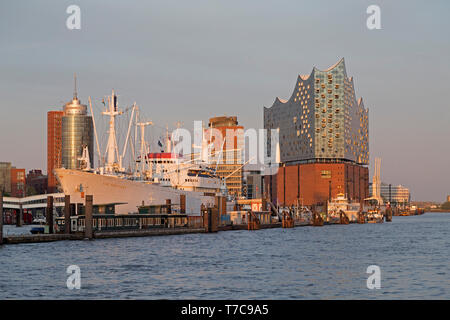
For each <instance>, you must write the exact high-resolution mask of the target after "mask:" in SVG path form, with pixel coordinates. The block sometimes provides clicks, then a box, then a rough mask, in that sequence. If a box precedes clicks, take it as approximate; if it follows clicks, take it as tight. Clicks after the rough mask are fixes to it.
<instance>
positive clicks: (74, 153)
mask: <svg viewBox="0 0 450 320" xmlns="http://www.w3.org/2000/svg"><path fill="white" fill-rule="evenodd" d="M61 137H62V167H64V168H66V169H81V161H80V159H79V158H81V156H82V154H83V149H84V147H87V148H88V150H89V158H90V163H91V164H93V163H94V153H93V147H94V130H93V124H92V117H91V116H88V115H87V106H86V105H84V104H81V102H80V100H79V99H78V97H77V91H76V86H75V91H74V95H73V99H72V101H70V102H68V103H66V105H65V106H64V115H63V116H62V135H61Z"/></svg>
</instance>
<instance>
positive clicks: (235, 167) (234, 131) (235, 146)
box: [205, 116, 244, 197]
mask: <svg viewBox="0 0 450 320" xmlns="http://www.w3.org/2000/svg"><path fill="white" fill-rule="evenodd" d="M208 127H209V128H207V129H205V138H206V140H207V143H208V144H211V143H214V133H213V132H212V131H211V130H210V129H212V128H214V129H217V130H218V131H219V132H220V133H221V135H222V139H223V140H222V141H221V143H220V142H218V143H215V147H213V148H212V149H211V153H212V154H213V156H215V160H213V161H212V162H211V165H212V166H213V167H215V166H216V165H217V174H218V175H219V176H220V177H221V178H225V179H226V185H227V188H228V192H229V194H232V195H235V196H237V197H240V196H241V195H242V182H243V181H242V179H243V175H242V173H243V169H242V165H243V151H244V127H243V126H240V125H239V124H238V121H237V117H227V116H223V117H215V118H211V119H209V124H208ZM210 137H211V138H210ZM219 144H221V146H219ZM217 162H218V164H217Z"/></svg>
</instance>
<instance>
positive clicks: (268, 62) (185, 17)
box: [0, 0, 450, 201]
mask: <svg viewBox="0 0 450 320" xmlns="http://www.w3.org/2000/svg"><path fill="white" fill-rule="evenodd" d="M71 4H77V5H79V6H80V8H81V30H68V29H67V28H66V25H65V21H66V18H67V17H68V14H66V12H65V11H66V8H67V7H68V6H69V5H71ZM370 4H378V5H379V6H380V7H381V25H382V30H372V31H370V30H368V29H367V28H366V18H367V14H366V8H367V7H368V6H369V5H370ZM449 33H450V2H448V1H445V0H442V1H375V0H371V1H356V0H354V1H349V0H348V1H331V0H330V1H299V0H297V1H261V0H245V1H243V0H241V1H236V0H227V1H225V0H220V1H218V0H215V1H213V0H209V1H198V0H190V1H167V0H166V1H110V0H109V1H106V0H104V1H77V0H72V1H1V2H0V40H1V44H0V97H1V100H0V101H1V102H0V106H1V111H2V115H1V116H0V150H1V151H0V161H11V162H13V164H14V165H16V166H18V167H25V168H26V169H27V170H29V169H32V168H43V169H44V170H46V112H47V111H48V110H50V109H59V108H60V107H61V105H62V104H63V102H66V101H68V100H69V99H70V98H71V96H72V76H73V73H74V72H77V74H78V79H79V97H80V98H81V100H82V101H83V102H85V103H86V102H87V97H88V96H89V95H90V96H92V97H93V98H94V99H95V100H96V101H97V102H98V101H99V100H100V99H101V97H102V96H104V95H107V94H108V93H109V92H110V90H111V88H114V89H115V90H117V92H118V93H119V94H120V98H119V99H120V102H121V103H122V105H123V106H124V107H126V106H128V105H130V104H131V103H133V102H134V101H136V102H137V103H138V104H139V105H141V106H142V108H144V109H145V113H146V115H148V117H149V118H151V119H152V120H153V121H154V122H156V123H158V124H160V125H161V126H165V124H166V123H169V124H172V125H173V123H174V122H176V121H183V122H184V123H185V125H186V126H188V127H191V126H192V122H193V121H194V120H205V121H207V119H208V118H209V117H211V116H215V115H223V114H227V115H237V116H238V119H239V121H240V123H241V124H243V125H244V126H245V127H256V128H259V127H261V126H262V107H263V106H270V105H271V104H272V102H273V101H274V99H275V97H276V96H279V97H280V98H288V97H289V96H290V94H291V93H292V90H293V87H294V84H295V80H296V77H297V75H298V74H299V73H300V74H309V73H310V72H311V70H312V68H313V67H314V66H317V67H318V68H321V69H324V68H327V67H329V66H331V65H333V64H334V63H336V62H337V61H338V60H339V59H340V58H341V57H344V58H345V61H346V66H347V72H348V74H349V75H350V76H354V79H355V87H356V94H357V96H358V97H359V96H362V97H363V99H364V101H365V105H366V107H368V108H369V110H370V111H369V112H370V113H369V114H370V127H369V134H370V155H371V157H370V158H371V163H372V165H373V158H374V157H375V156H379V157H381V158H382V170H381V175H382V180H383V181H385V182H387V183H392V184H403V185H406V186H407V187H410V189H411V192H412V197H413V199H415V200H435V201H443V200H444V197H445V196H446V194H450V166H449V159H450V150H449V144H448V138H449V136H450V126H449V120H450V111H449V99H448V96H447V94H448V92H449V90H450V66H449V57H450V41H449V36H448V35H449ZM225 110H226V111H225ZM372 165H371V166H370V169H371V170H370V175H372Z"/></svg>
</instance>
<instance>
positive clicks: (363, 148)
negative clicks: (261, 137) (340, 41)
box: [264, 59, 369, 165]
mask: <svg viewBox="0 0 450 320" xmlns="http://www.w3.org/2000/svg"><path fill="white" fill-rule="evenodd" d="M368 124H369V114H368V110H367V109H366V108H365V107H364V104H363V101H362V98H360V99H358V100H356V97H355V90H354V85H353V78H349V77H347V73H346V70H345V63H344V59H341V60H340V61H339V62H338V63H336V64H335V65H334V66H332V67H330V68H328V69H327V70H325V71H322V70H319V69H317V68H313V71H312V72H311V74H310V75H309V76H303V75H300V76H298V78H297V82H296V85H295V88H294V92H293V93H292V95H291V97H290V98H289V100H282V99H279V98H276V99H275V102H274V103H273V105H272V107H270V108H266V107H265V108H264V128H265V129H267V130H268V135H270V129H278V130H279V143H280V160H281V162H283V163H307V162H322V161H323V162H329V161H350V162H353V163H357V164H361V165H367V164H368V163H369V136H368ZM267 143H268V146H267V150H269V151H270V150H271V148H270V138H269V137H268V139H267Z"/></svg>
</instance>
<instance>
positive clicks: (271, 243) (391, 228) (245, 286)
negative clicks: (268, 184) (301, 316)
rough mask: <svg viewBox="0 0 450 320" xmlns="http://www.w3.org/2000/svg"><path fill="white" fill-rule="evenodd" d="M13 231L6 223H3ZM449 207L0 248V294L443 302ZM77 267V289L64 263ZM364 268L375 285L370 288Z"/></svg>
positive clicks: (449, 292) (447, 294) (449, 294)
mask: <svg viewBox="0 0 450 320" xmlns="http://www.w3.org/2000/svg"><path fill="white" fill-rule="evenodd" d="M12 228H15V227H12ZM449 231H450V213H427V214H425V215H422V216H412V217H393V222H392V223H383V224H365V225H358V224H354V225H346V226H341V225H333V226H325V227H300V228H294V229H281V228H279V229H267V230H259V231H252V232H250V231H227V232H219V233H215V234H191V235H178V236H163V237H147V238H145V237H144V238H122V239H105V240H94V241H60V242H51V243H39V244H20V245H6V246H3V247H0V299H30V298H31V299H50V298H51V299H450V281H449V272H448V267H449V265H450V263H449V262H450V261H449V260H450V259H449V253H450V250H449V248H450V240H449ZM72 264H76V265H78V266H79V267H80V269H81V289H80V290H69V289H67V287H66V280H67V276H68V275H67V274H66V268H67V267H68V266H69V265H72ZM369 265H378V266H379V267H380V268H381V289H378V290H369V289H367V286H366V280H367V277H368V276H369V274H366V269H367V267H368V266H369Z"/></svg>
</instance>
